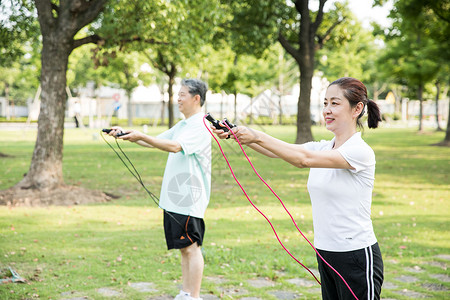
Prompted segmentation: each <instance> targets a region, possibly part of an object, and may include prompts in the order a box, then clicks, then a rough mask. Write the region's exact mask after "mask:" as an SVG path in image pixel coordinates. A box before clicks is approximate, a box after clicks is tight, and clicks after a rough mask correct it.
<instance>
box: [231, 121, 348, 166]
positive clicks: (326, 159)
mask: <svg viewBox="0 0 450 300" xmlns="http://www.w3.org/2000/svg"><path fill="white" fill-rule="evenodd" d="M233 132H234V133H235V135H236V137H237V138H238V139H239V141H240V142H241V143H242V144H246V145H249V147H251V144H257V145H258V146H260V147H261V148H263V149H265V150H267V151H269V152H270V153H272V154H274V155H275V156H276V157H279V158H281V159H283V160H285V161H286V162H288V163H290V164H292V165H294V166H296V167H298V168H334V169H353V168H352V166H350V164H349V163H348V162H347V161H346V160H345V159H344V158H343V157H342V155H341V154H340V153H339V152H338V151H337V150H327V151H310V150H307V149H305V148H304V147H303V146H302V145H297V144H290V143H286V142H284V141H282V140H279V139H277V138H274V137H272V136H270V135H268V134H266V133H264V132H261V131H257V130H253V129H249V128H247V127H242V126H238V127H236V128H234V129H233ZM255 150H256V149H255ZM263 154H264V153H263Z"/></svg>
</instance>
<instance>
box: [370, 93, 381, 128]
mask: <svg viewBox="0 0 450 300" xmlns="http://www.w3.org/2000/svg"><path fill="white" fill-rule="evenodd" d="M368 100H369V101H368V102H367V123H368V125H369V128H377V127H378V123H379V122H381V112H380V108H379V107H378V105H377V104H376V103H375V101H373V100H370V99H368Z"/></svg>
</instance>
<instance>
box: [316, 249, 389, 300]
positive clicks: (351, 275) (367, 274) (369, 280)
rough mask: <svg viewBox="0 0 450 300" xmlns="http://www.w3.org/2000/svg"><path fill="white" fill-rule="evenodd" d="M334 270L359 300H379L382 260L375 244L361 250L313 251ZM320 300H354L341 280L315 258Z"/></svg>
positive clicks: (381, 281)
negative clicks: (320, 291) (317, 266)
mask: <svg viewBox="0 0 450 300" xmlns="http://www.w3.org/2000/svg"><path fill="white" fill-rule="evenodd" d="M317 250H318V251H319V253H320V255H321V256H322V257H323V258H324V259H325V260H326V261H327V262H328V263H329V264H330V265H331V266H332V267H333V268H334V269H335V270H336V271H338V272H339V274H341V275H342V277H343V278H344V279H345V281H346V282H347V283H348V285H349V286H350V288H351V289H352V290H353V292H354V293H355V295H356V297H358V299H359V300H366V299H369V300H374V299H380V294H381V285H382V284H383V259H382V258H381V251H380V248H379V246H378V243H375V244H373V245H372V246H370V247H366V248H364V249H359V250H354V251H347V252H332V251H324V250H319V249H317ZM317 262H318V265H319V273H320V281H321V289H322V299H323V300H338V299H339V300H343V299H345V300H347V299H348V300H354V299H355V297H353V295H352V294H351V292H350V290H349V289H348V287H347V286H346V285H345V283H344V282H343V280H342V279H341V278H340V277H339V276H338V275H337V274H336V273H335V272H334V271H333V270H332V269H331V268H330V267H329V266H328V265H326V264H325V263H324V262H323V261H322V259H320V257H318V256H317Z"/></svg>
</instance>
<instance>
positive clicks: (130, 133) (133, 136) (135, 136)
mask: <svg viewBox="0 0 450 300" xmlns="http://www.w3.org/2000/svg"><path fill="white" fill-rule="evenodd" d="M125 133H126V134H125V135H121V136H119V137H117V138H118V139H121V140H124V141H129V142H133V143H135V142H137V141H139V140H142V135H143V133H141V132H140V131H137V130H127V131H126V132H125Z"/></svg>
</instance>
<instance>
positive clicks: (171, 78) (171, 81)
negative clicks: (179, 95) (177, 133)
mask: <svg viewBox="0 0 450 300" xmlns="http://www.w3.org/2000/svg"><path fill="white" fill-rule="evenodd" d="M172 74H173V73H169V74H168V75H169V88H168V90H167V92H168V93H169V101H168V102H167V105H168V110H169V128H172V126H173V125H174V116H173V85H174V84H175V74H173V75H172Z"/></svg>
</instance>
